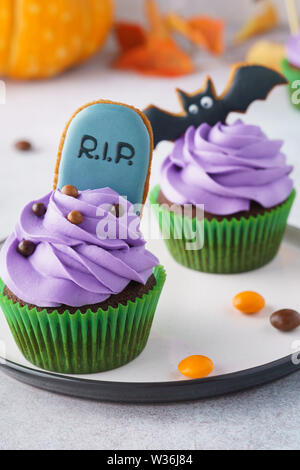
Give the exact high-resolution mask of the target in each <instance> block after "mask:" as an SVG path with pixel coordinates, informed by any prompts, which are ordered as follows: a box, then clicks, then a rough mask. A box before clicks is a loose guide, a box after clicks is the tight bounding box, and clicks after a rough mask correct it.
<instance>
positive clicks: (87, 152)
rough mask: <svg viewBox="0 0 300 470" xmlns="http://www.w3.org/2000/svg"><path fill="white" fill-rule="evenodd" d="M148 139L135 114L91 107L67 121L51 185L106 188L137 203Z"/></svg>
mask: <svg viewBox="0 0 300 470" xmlns="http://www.w3.org/2000/svg"><path fill="white" fill-rule="evenodd" d="M151 156H152V141H151V137H150V134H149V130H148V128H147V126H146V124H145V122H144V120H143V119H142V117H141V115H140V114H139V113H138V112H137V111H135V110H134V109H132V108H130V107H127V106H125V105H120V104H113V103H105V102H104V103H102V102H101V103H96V104H92V105H90V106H88V107H86V108H84V109H82V110H81V111H80V112H79V113H78V114H77V115H75V117H74V118H73V119H72V121H71V123H70V125H69V127H68V130H67V134H66V136H65V140H64V144H63V148H62V153H61V159H60V165H59V174H58V183H57V187H58V188H59V189H62V187H63V186H65V185H67V184H71V185H73V186H76V188H78V189H79V190H80V191H83V190H85V189H98V188H102V187H107V186H109V187H110V188H112V189H114V190H115V191H117V192H118V193H119V194H120V195H121V196H127V198H128V200H129V201H130V202H132V203H133V204H136V203H141V202H143V196H144V191H145V184H146V180H147V175H148V171H149V165H150V160H151Z"/></svg>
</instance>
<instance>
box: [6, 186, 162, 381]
mask: <svg viewBox="0 0 300 470" xmlns="http://www.w3.org/2000/svg"><path fill="white" fill-rule="evenodd" d="M120 204H121V207H122V209H121V210H120V208H119V205H120ZM116 205H118V206H117V207H118V210H117V212H116V211H115V210H111V208H113V209H114V208H115V207H116ZM99 207H100V208H101V211H100V212H99ZM121 211H122V214H121ZM117 216H118V217H117ZM105 221H106V223H107V224H108V225H109V226H111V227H115V229H114V230H115V231H116V233H117V234H118V235H120V234H122V237H119V236H117V237H114V236H113V237H109V236H107V233H106V232H105V231H104V228H105V226H106V223H105ZM139 222H140V219H139V218H138V216H137V215H136V214H135V213H134V211H133V209H132V205H131V204H130V203H128V201H126V200H125V199H121V198H120V197H119V195H118V194H117V193H116V192H115V191H113V190H111V189H109V188H104V189H98V190H93V191H88V190H87V191H83V192H79V193H78V197H76V198H75V197H72V196H69V195H67V194H64V193H63V192H61V191H59V190H55V191H53V192H51V193H50V194H48V195H47V196H46V197H44V198H42V199H41V200H39V201H34V202H32V203H30V204H28V205H27V206H26V207H25V208H24V210H23V212H22V214H21V217H20V219H19V221H18V223H17V225H16V229H15V231H14V233H13V234H12V235H11V236H10V237H9V238H8V239H7V241H6V243H5V245H4V247H3V248H2V250H1V252H0V277H1V280H2V281H1V294H0V306H1V308H2V311H3V312H4V315H5V316H6V319H7V321H8V324H9V326H10V329H11V331H12V333H13V336H14V338H15V340H16V343H17V345H18V347H19V349H20V351H21V352H22V353H23V355H24V356H25V358H26V359H27V360H28V361H29V362H31V363H33V364H34V365H36V366H38V367H40V368H42V369H46V370H50V371H54V372H62V373H73V374H80V373H92V372H101V371H104V370H108V369H113V368H116V367H119V366H121V365H123V364H126V363H127V362H129V361H131V360H132V359H134V358H135V357H136V356H138V355H139V354H140V353H141V351H142V350H143V349H144V347H145V345H146V343H147V340H148V337H149V333H150V328H151V324H152V320H153V316H154V313H155V309H156V306H157V303H158V299H159V296H160V293H161V290H162V286H163V284H164V280H165V273H164V270H163V269H162V268H161V267H160V266H159V263H158V260H157V258H156V257H155V256H153V255H152V254H151V253H150V252H149V251H147V250H146V248H145V241H144V239H143V238H142V235H141V234H140V232H139ZM130 227H135V228H136V230H133V229H131V228H130Z"/></svg>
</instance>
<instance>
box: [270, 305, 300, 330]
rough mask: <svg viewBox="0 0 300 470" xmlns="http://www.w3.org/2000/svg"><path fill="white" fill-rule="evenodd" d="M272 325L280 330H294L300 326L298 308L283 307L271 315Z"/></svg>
mask: <svg viewBox="0 0 300 470" xmlns="http://www.w3.org/2000/svg"><path fill="white" fill-rule="evenodd" d="M270 322H271V325H272V326H274V328H277V330H280V331H293V330H295V329H296V328H298V326H300V314H299V313H298V312H296V310H290V309H287V308H286V309H283V310H278V311H277V312H274V313H273V314H272V315H271V317H270Z"/></svg>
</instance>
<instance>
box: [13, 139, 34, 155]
mask: <svg viewBox="0 0 300 470" xmlns="http://www.w3.org/2000/svg"><path fill="white" fill-rule="evenodd" d="M15 148H16V149H17V150H20V152H28V151H29V150H31V149H32V145H31V143H30V142H28V140H19V141H18V142H16V143H15Z"/></svg>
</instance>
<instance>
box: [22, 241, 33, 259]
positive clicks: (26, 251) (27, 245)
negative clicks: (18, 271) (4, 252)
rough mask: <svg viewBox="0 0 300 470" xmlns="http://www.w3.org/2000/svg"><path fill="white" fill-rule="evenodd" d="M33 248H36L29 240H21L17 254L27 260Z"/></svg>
mask: <svg viewBox="0 0 300 470" xmlns="http://www.w3.org/2000/svg"><path fill="white" fill-rule="evenodd" d="M35 248H36V246H35V244H34V243H33V242H30V241H29V240H23V241H22V242H20V243H19V245H18V252H19V253H20V255H22V256H24V257H25V258H28V257H29V256H31V255H33V253H34V252H35Z"/></svg>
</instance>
